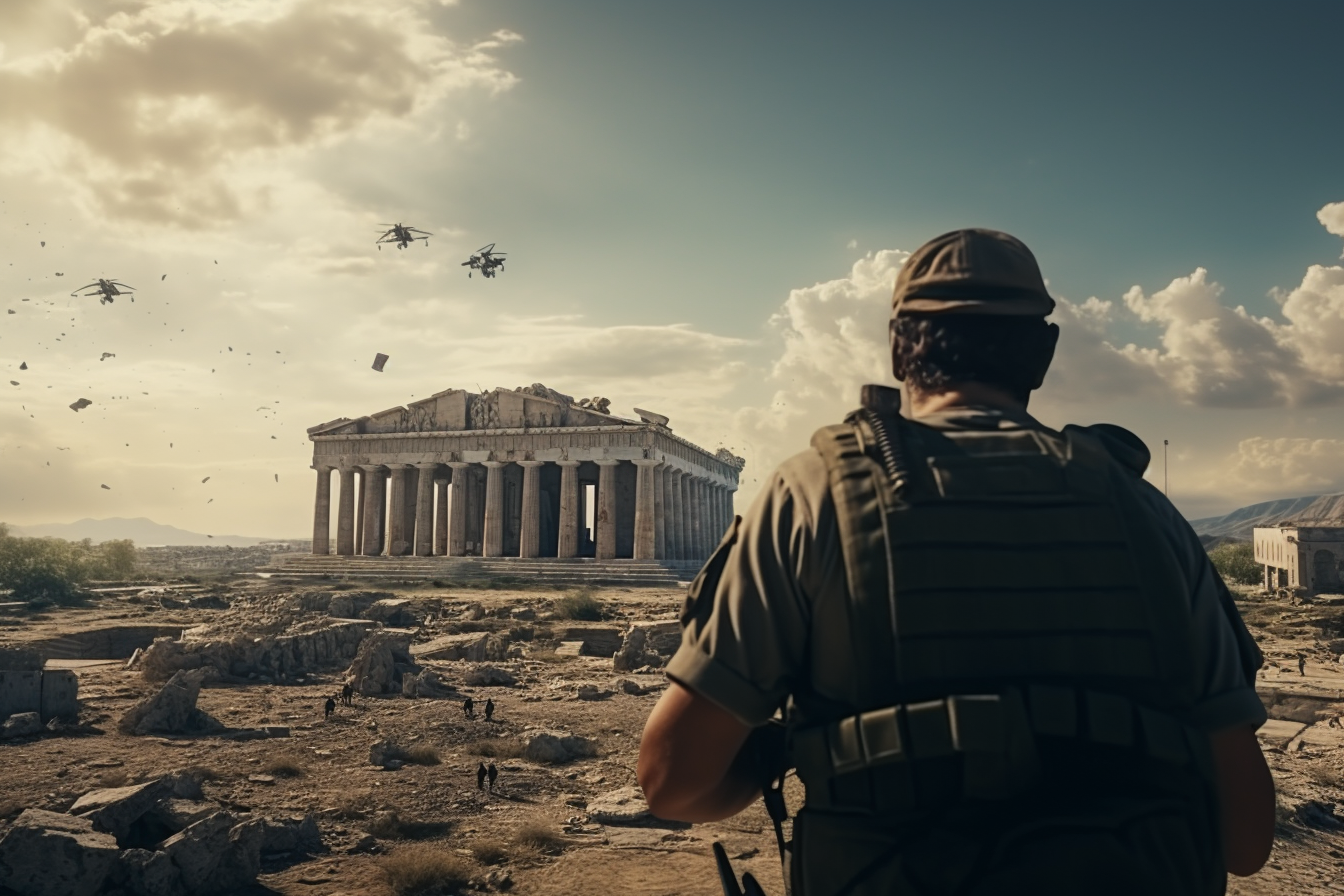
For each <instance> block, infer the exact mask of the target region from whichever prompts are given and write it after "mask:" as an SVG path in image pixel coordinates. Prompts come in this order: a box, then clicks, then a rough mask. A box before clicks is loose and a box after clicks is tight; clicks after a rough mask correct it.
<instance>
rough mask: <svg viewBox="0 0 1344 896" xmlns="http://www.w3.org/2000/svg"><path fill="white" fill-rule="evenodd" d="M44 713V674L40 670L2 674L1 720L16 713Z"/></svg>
mask: <svg viewBox="0 0 1344 896" xmlns="http://www.w3.org/2000/svg"><path fill="white" fill-rule="evenodd" d="M41 711H42V673H41V671H38V670H24V671H13V670H7V671H4V672H0V719H5V718H8V717H9V716H12V715H13V714H14V713H16V712H41Z"/></svg>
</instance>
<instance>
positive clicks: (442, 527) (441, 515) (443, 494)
mask: <svg viewBox="0 0 1344 896" xmlns="http://www.w3.org/2000/svg"><path fill="white" fill-rule="evenodd" d="M434 500H435V505H434V556H435V557H442V556H444V555H445V554H447V553H448V480H447V479H435V480H434Z"/></svg>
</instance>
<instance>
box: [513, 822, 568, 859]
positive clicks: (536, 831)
mask: <svg viewBox="0 0 1344 896" xmlns="http://www.w3.org/2000/svg"><path fill="white" fill-rule="evenodd" d="M513 842H514V843H515V844H517V845H518V846H522V847H525V848H527V849H532V850H536V851H537V852H539V853H544V854H546V855H554V854H555V853H558V852H560V851H561V850H562V849H564V848H565V838H564V837H561V836H560V835H559V834H557V833H556V832H555V831H553V830H551V829H550V827H548V826H547V825H544V824H540V823H538V822H531V823H529V824H525V825H523V826H522V827H520V828H519V829H518V830H516V831H514V832H513Z"/></svg>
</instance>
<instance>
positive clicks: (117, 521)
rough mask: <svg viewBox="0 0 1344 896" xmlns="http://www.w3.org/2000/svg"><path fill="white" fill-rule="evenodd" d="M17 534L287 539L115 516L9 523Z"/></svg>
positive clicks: (161, 540)
mask: <svg viewBox="0 0 1344 896" xmlns="http://www.w3.org/2000/svg"><path fill="white" fill-rule="evenodd" d="M10 532H11V533H12V534H14V535H23V536H27V537H30V538H41V537H45V536H51V537H55V538H64V539H65V540H67V541H82V540H83V539H85V538H88V539H91V540H92V541H94V542H95V543H99V542H104V541H112V540H114V539H118V538H129V539H130V540H131V541H134V542H135V545H136V547H141V548H144V547H156V546H159V545H174V546H211V545H213V546H219V547H223V546H225V545H227V546H229V547H235V548H245V547H248V546H250V545H254V544H261V543H262V542H267V541H284V540H285V539H282V538H254V537H251V536H247V535H215V536H213V537H211V536H209V535H202V534H201V533H200V532H188V531H187V530H186V529H179V528H177V527H176V526H165V525H163V524H162V523H156V522H154V521H153V520H151V519H146V518H145V517H137V518H135V519H133V520H128V519H123V518H121V517H113V518H111V519H106V520H90V519H84V520H80V521H79V522H76V523H46V524H44V525H40V526H10Z"/></svg>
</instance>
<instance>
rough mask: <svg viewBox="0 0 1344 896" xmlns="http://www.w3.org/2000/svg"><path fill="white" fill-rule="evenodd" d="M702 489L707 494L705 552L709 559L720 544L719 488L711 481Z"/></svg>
mask: <svg viewBox="0 0 1344 896" xmlns="http://www.w3.org/2000/svg"><path fill="white" fill-rule="evenodd" d="M701 488H703V489H704V492H705V543H704V552H705V556H706V557H708V556H709V555H710V554H712V553H714V547H715V545H717V544H718V543H719V535H720V534H721V531H720V529H719V487H718V485H716V484H715V483H714V480H712V479H711V480H709V481H708V482H706V483H705V484H704V485H703V486H701Z"/></svg>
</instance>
